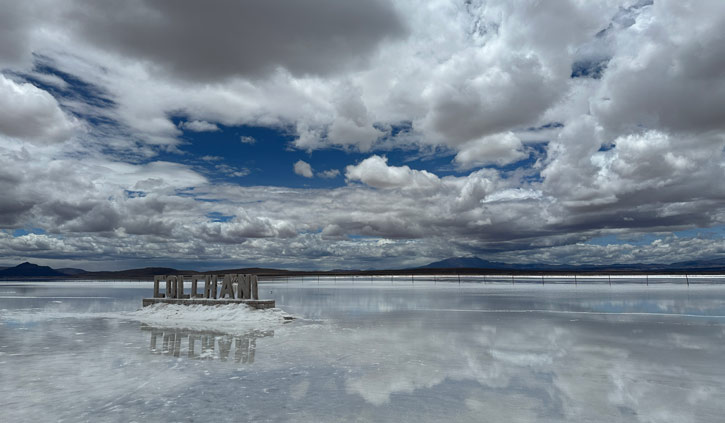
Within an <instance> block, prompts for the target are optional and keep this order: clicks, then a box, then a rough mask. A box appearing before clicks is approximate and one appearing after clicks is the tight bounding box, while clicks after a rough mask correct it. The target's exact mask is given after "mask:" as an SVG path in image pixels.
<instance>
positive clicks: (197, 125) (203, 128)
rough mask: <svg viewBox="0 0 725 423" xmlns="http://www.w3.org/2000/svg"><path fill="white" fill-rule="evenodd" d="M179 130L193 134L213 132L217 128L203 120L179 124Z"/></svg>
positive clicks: (217, 128)
mask: <svg viewBox="0 0 725 423" xmlns="http://www.w3.org/2000/svg"><path fill="white" fill-rule="evenodd" d="M179 128H182V129H186V130H187V131H193V132H215V131H218V130H219V127H218V126H216V124H214V123H211V122H207V121H204V120H192V121H188V122H181V123H180V124H179Z"/></svg>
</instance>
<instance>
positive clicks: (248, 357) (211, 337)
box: [141, 325, 274, 364]
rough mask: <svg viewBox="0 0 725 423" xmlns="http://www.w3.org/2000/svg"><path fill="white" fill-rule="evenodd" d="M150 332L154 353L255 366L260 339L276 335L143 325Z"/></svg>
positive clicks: (272, 333) (268, 332)
mask: <svg viewBox="0 0 725 423" xmlns="http://www.w3.org/2000/svg"><path fill="white" fill-rule="evenodd" d="M141 329H142V330H146V331H150V332H151V342H150V344H149V350H150V351H151V353H152V354H163V355H170V356H173V357H181V356H186V357H187V358H191V359H196V360H211V359H214V358H218V359H219V360H221V361H228V360H230V359H232V360H233V361H234V362H236V363H249V364H251V363H254V353H255V350H256V348H257V338H264V337H268V336H270V337H271V336H274V331H272V330H267V331H259V330H253V331H249V332H246V333H244V334H242V335H230V334H225V333H218V332H203V331H191V330H185V329H162V328H156V327H151V326H145V325H143V326H141Z"/></svg>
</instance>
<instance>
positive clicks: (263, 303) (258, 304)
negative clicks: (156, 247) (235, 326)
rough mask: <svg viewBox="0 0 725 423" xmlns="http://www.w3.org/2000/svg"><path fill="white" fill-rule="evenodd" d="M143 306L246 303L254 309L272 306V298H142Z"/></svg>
mask: <svg viewBox="0 0 725 423" xmlns="http://www.w3.org/2000/svg"><path fill="white" fill-rule="evenodd" d="M141 304H142V305H143V307H146V306H150V305H151V304H181V305H214V306H216V305H229V304H246V305H248V306H250V307H252V308H256V309H260V310H261V309H266V308H274V300H242V299H236V298H234V299H232V298H229V299H221V298H217V299H213V298H144V299H143V300H142V302H141Z"/></svg>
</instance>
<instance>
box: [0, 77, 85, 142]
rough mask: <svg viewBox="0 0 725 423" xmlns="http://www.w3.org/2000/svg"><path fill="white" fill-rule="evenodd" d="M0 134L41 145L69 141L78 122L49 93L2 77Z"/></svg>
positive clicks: (0, 85) (0, 80) (0, 88)
mask: <svg viewBox="0 0 725 423" xmlns="http://www.w3.org/2000/svg"><path fill="white" fill-rule="evenodd" d="M0 109H2V110H3V112H2V113H1V114H0V134H4V135H6V136H8V137H13V138H17V139H20V140H24V141H29V142H33V143H38V144H52V143H56V142H62V141H66V140H67V139H69V138H70V137H71V136H72V135H73V134H74V133H75V132H76V131H77V130H78V129H79V124H78V122H77V121H76V120H75V119H73V118H72V117H70V116H67V115H66V114H65V113H64V112H63V111H62V110H61V109H60V106H59V105H58V102H57V101H56V100H55V98H53V96H52V95H50V94H49V93H48V92H47V91H44V90H41V89H40V88H37V87H35V86H34V85H32V84H29V83H17V82H15V81H13V80H12V79H8V78H6V77H5V76H4V75H2V74H0Z"/></svg>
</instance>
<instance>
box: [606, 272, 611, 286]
mask: <svg viewBox="0 0 725 423" xmlns="http://www.w3.org/2000/svg"><path fill="white" fill-rule="evenodd" d="M607 277H608V278H609V286H612V275H607Z"/></svg>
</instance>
